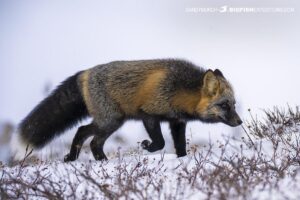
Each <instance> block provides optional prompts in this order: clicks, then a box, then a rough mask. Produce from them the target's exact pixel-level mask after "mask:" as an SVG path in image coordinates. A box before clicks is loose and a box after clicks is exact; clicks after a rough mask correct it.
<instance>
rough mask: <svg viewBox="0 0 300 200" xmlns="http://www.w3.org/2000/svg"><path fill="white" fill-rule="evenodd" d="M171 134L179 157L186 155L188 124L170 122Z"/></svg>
mask: <svg viewBox="0 0 300 200" xmlns="http://www.w3.org/2000/svg"><path fill="white" fill-rule="evenodd" d="M170 128H171V134H172V137H173V140H174V146H175V149H176V154H177V156H178V157H182V156H185V155H186V141H185V128H186V122H180V121H177V120H176V121H175V120H174V121H170Z"/></svg>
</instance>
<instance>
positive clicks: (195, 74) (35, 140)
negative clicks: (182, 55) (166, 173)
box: [17, 59, 242, 161]
mask: <svg viewBox="0 0 300 200" xmlns="http://www.w3.org/2000/svg"><path fill="white" fill-rule="evenodd" d="M235 103H236V102H235V98H234V93H233V89H232V86H231V85H230V83H229V82H228V81H227V80H226V79H225V77H224V76H223V74H222V73H221V71H220V70H218V69H216V70H214V71H212V70H210V69H209V70H205V69H203V68H201V67H198V66H196V65H194V64H192V63H190V62H188V61H185V60H179V59H159V60H140V61H115V62H110V63H107V64H102V65H98V66H95V67H93V68H90V69H87V70H85V71H81V72H78V73H77V74H75V75H73V76H71V77H69V78H68V79H67V80H66V81H64V82H63V83H62V84H61V85H60V86H58V87H57V89H56V90H54V91H53V92H52V93H51V94H50V95H49V96H48V97H47V98H45V99H44V100H43V101H42V102H41V103H40V104H39V105H37V107H36V108H35V109H34V110H33V111H31V113H30V114H29V115H28V116H27V117H26V118H25V119H24V120H23V121H22V122H21V123H20V125H19V127H18V135H17V136H18V138H19V143H21V144H23V146H24V147H27V149H39V148H42V147H43V146H45V145H46V144H47V143H48V142H50V141H51V140H52V139H53V138H54V137H56V136H58V135H60V134H62V133H63V132H64V131H65V130H66V129H68V128H71V127H73V126H74V125H76V124H77V123H78V122H79V121H80V120H82V119H84V118H86V117H88V116H90V117H92V119H93V120H92V122H91V124H89V125H86V126H81V127H79V129H78V131H77V133H76V135H75V137H74V139H73V143H72V146H71V150H70V153H69V154H67V155H66V156H65V161H73V160H76V159H77V158H78V156H79V153H80V150H81V147H82V145H83V143H84V141H85V140H86V139H87V138H88V137H90V136H93V139H92V141H91V144H90V147H91V151H92V153H93V155H94V157H95V159H96V160H102V159H107V158H106V156H105V154H104V152H103V145H104V143H105V140H106V139H107V138H108V137H109V136H110V135H111V134H112V133H113V132H115V131H116V130H117V129H118V128H119V127H120V126H121V125H122V124H123V123H124V122H125V121H126V120H128V119H136V120H142V121H143V124H144V126H145V128H146V131H147V132H148V134H149V136H150V138H151V140H152V141H151V142H150V141H148V140H144V141H143V142H142V147H143V148H144V149H146V150H148V151H149V152H154V151H157V150H160V149H162V148H163V147H164V145H165V141H164V138H163V136H162V133H161V128H160V122H162V121H167V122H169V124H170V129H171V134H172V137H173V140H174V146H175V150H176V154H177V155H178V157H180V156H185V155H186V144H185V128H186V123H187V122H188V121H189V120H200V121H202V122H207V123H216V122H223V123H225V124H227V125H230V126H238V125H240V124H241V123H242V121H241V119H240V117H239V116H238V114H237V113H236V111H235Z"/></svg>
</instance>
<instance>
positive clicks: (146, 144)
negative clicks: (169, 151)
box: [141, 140, 165, 152]
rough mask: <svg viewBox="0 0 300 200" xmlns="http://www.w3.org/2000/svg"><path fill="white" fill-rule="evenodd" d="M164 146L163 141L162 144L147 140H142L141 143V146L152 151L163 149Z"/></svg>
mask: <svg viewBox="0 0 300 200" xmlns="http://www.w3.org/2000/svg"><path fill="white" fill-rule="evenodd" d="M164 146H165V144H164V142H163V143H162V144H158V143H154V142H150V141H149V140H144V141H143V142H142V143H141V147H142V148H143V149H145V150H147V151H149V152H154V151H158V150H161V149H163V148H164Z"/></svg>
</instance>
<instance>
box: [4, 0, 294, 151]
mask: <svg viewBox="0 0 300 200" xmlns="http://www.w3.org/2000/svg"><path fill="white" fill-rule="evenodd" d="M224 5H227V6H232V7H291V8H294V9H295V11H294V12H291V13H239V14H237V13H235V14H230V13H218V12H216V13H189V12H186V8H189V7H215V8H219V7H221V6H224ZM299 9H300V3H299V1H296V0H295V1H292V0H286V1H283V0H281V1H279V0H272V1H262V0H255V1H253V0H251V1H250V0H249V1H248V0H247V1H246V0H245V1H240V0H238V1H200V0H197V1H189V0H185V1H183V0H165V1H161V0H151V1H142V0H136V1H132V0H127V1H112V0H111V1H96V0H88V1H83V0H82V1H78V0H65V1H61V0H51V1H50V0H49V1H33V0H28V1H17V0H6V1H5V0H1V1H0V94H1V96H0V97H1V98H0V122H1V123H4V122H11V123H13V124H16V123H19V122H20V120H21V119H22V118H24V117H25V116H26V115H27V114H28V113H29V111H30V110H31V109H33V108H34V106H36V105H37V103H38V102H39V101H41V100H42V99H43V98H44V97H45V87H48V88H50V89H53V88H55V86H57V85H58V84H59V83H60V82H61V81H63V80H64V79H65V78H67V77H68V76H70V75H72V74H74V73H75V72H77V71H79V70H83V69H86V68H89V67H93V66H95V65H97V64H101V63H106V62H110V61H114V60H132V59H152V58H184V59H188V60H190V61H192V62H194V63H195V64H198V65H199V66H203V67H205V68H212V69H215V68H219V69H221V71H222V72H223V73H224V75H225V76H226V78H227V79H228V80H230V82H231V83H232V85H233V86H234V89H235V93H236V97H237V101H238V105H237V106H238V110H239V113H240V115H241V117H242V118H243V119H247V118H248V117H249V115H248V113H247V109H248V108H251V109H252V110H253V113H255V115H256V114H257V115H260V113H261V110H262V109H267V108H272V107H273V106H275V105H277V106H280V107H285V106H287V104H289V105H290V106H295V105H299V102H300V95H299V88H298V87H299V85H300V79H299V72H300V59H299V56H300V55H299V52H300V39H299V35H300V27H299V25H300V24H299V20H300V18H299V11H298V10H299ZM163 131H164V135H165V137H166V138H167V139H169V138H170V136H169V133H168V128H167V126H166V125H164V127H163ZM238 131H239V129H232V128H229V127H227V126H225V125H222V124H218V125H206V124H202V123H200V122H193V123H191V124H190V125H189V126H188V134H189V135H193V138H194V139H193V138H192V140H194V141H197V140H208V137H209V136H210V137H218V136H220V135H222V134H223V133H224V134H227V133H229V134H235V133H237V132H238ZM71 132H72V133H73V134H74V130H72V131H71ZM72 133H70V134H71V136H72ZM118 134H120V135H121V136H123V137H125V138H127V139H129V140H130V141H131V142H132V144H136V142H137V141H141V140H142V139H145V138H146V137H147V135H146V134H145V131H144V129H143V127H142V126H141V124H140V123H139V122H135V123H133V122H131V123H127V124H126V125H125V126H124V127H123V128H122V129H121V130H119V131H118ZM70 140H71V138H68V141H69V142H70ZM172 145H173V144H172V143H168V145H167V148H166V149H171V150H170V151H173V150H172V148H171V147H172ZM106 146H107V145H106ZM50 148H51V147H50ZM106 148H108V147H106Z"/></svg>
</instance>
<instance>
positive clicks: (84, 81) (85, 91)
mask: <svg viewBox="0 0 300 200" xmlns="http://www.w3.org/2000/svg"><path fill="white" fill-rule="evenodd" d="M89 76H90V71H89V70H86V71H85V72H83V73H82V74H81V75H80V83H81V90H82V95H83V99H84V102H85V104H86V106H87V109H88V111H89V112H90V113H92V112H93V107H92V103H91V96H90V92H89V84H88V81H89Z"/></svg>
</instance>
